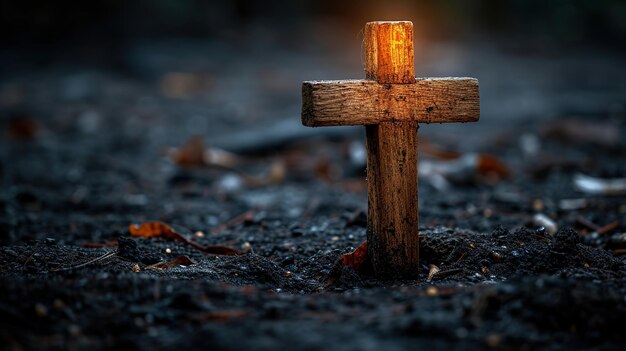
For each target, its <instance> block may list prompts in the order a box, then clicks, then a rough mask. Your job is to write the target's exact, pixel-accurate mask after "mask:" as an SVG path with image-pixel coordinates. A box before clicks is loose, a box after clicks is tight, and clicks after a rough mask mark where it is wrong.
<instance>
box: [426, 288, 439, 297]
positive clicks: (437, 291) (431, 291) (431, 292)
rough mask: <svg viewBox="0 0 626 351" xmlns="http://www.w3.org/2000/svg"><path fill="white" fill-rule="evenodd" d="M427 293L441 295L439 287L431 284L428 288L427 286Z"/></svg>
mask: <svg viewBox="0 0 626 351" xmlns="http://www.w3.org/2000/svg"><path fill="white" fill-rule="evenodd" d="M426 295H428V296H431V297H432V296H437V295H439V289H437V287H434V286H429V287H428V288H426Z"/></svg>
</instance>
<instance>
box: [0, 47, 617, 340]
mask: <svg viewBox="0 0 626 351" xmlns="http://www.w3.org/2000/svg"><path fill="white" fill-rule="evenodd" d="M207 50H208V49H207ZM164 51H167V50H164ZM199 51H200V56H202V55H203V54H202V50H199ZM181 55H182V54H181ZM277 55H280V53H279V54H277ZM285 57H286V56H285ZM213 59H214V60H219V58H215V57H214V56H213ZM165 61H167V60H165ZM293 61H297V58H293ZM312 61H313V63H310V62H309V64H310V66H314V65H316V64H319V62H315V60H312ZM129 62H130V63H131V64H130V66H131V67H130V68H127V69H128V70H130V71H131V72H132V73H133V74H127V73H124V74H120V73H119V72H116V71H113V72H112V71H108V70H101V69H99V68H98V69H95V68H94V69H92V68H85V69H83V68H81V69H80V70H78V72H80V73H76V71H74V70H70V71H68V70H67V68H65V67H53V68H50V67H47V68H41V69H38V70H34V71H29V72H34V73H31V75H14V76H11V77H10V79H7V80H5V81H4V82H3V83H2V86H1V87H0V88H1V93H2V94H1V98H2V100H1V101H2V110H1V111H2V120H1V121H0V122H1V125H0V126H1V127H2V133H3V136H2V140H1V141H0V145H1V149H0V156H1V158H0V162H1V163H0V182H1V183H2V192H1V193H0V244H1V245H2V246H1V247H0V324H1V328H0V340H1V341H0V342H1V343H2V344H3V348H6V349H16V350H18V349H48V348H55V349H67V348H89V349H107V348H113V347H116V348H120V347H127V348H130V349H142V350H150V349H174V348H176V349H187V348H191V349H198V348H203V349H213V350H242V349H255V350H277V349H286V350H291V349H293V350H314V349H323V348H330V347H332V349H335V350H401V349H409V348H411V349H415V348H421V347H424V348H429V349H461V350H462V349H467V350H474V349H481V348H496V349H596V348H598V349H615V350H618V349H623V348H624V344H625V342H626V334H625V333H624V332H623V330H624V322H625V316H626V274H625V273H626V270H625V262H626V261H625V259H626V255H624V249H626V195H613V196H609V195H594V194H586V193H583V192H580V191H577V190H576V189H575V187H574V177H575V176H576V174H579V173H584V174H587V175H590V176H595V177H602V178H620V177H621V178H623V177H625V176H626V162H625V161H626V143H625V140H626V138H624V137H625V136H626V114H624V110H623V107H622V108H620V107H619V106H620V105H617V107H615V106H613V107H612V108H610V109H595V110H594V108H595V106H596V105H594V104H593V102H592V101H590V102H589V104H590V105H585V106H587V107H588V106H591V107H589V109H591V110H589V109H587V110H585V111H584V114H583V113H580V114H576V113H575V112H576V111H565V110H561V112H554V111H552V110H551V113H553V115H551V116H544V118H539V119H536V118H535V119H529V120H524V119H523V118H524V116H525V115H524V114H522V115H521V117H520V118H519V119H515V118H510V119H506V118H507V117H506V116H504V117H502V118H503V120H502V121H506V123H504V122H502V121H500V122H498V121H495V122H494V120H493V119H491V122H489V116H487V121H486V122H485V124H484V125H485V126H486V127H485V128H483V129H480V128H478V127H475V126H474V127H469V126H468V127H467V128H474V129H467V130H471V132H469V133H467V134H471V135H468V136H467V137H468V139H467V140H471V142H467V143H465V141H464V140H465V139H462V137H463V128H465V126H464V125H463V126H456V127H454V128H456V129H454V130H460V131H461V135H458V134H456V135H455V134H451V135H447V136H446V135H445V134H437V133H433V134H432V135H433V136H432V138H431V137H430V135H429V131H430V130H431V129H430V126H424V127H423V128H421V129H420V136H421V137H422V139H421V141H422V142H421V146H420V148H421V149H420V151H421V154H420V157H421V162H423V163H425V164H428V162H431V163H432V162H445V159H446V158H447V156H442V155H441V153H437V152H436V151H433V145H436V146H437V149H439V150H441V149H445V150H448V151H450V150H452V151H454V152H459V153H460V155H461V156H464V155H467V154H466V152H467V151H468V150H471V151H473V152H477V155H479V156H481V157H483V158H486V156H485V155H487V154H488V155H491V156H494V157H496V158H497V159H498V160H499V161H491V162H487V164H486V165H482V166H476V167H471V166H470V167H469V168H468V167H465V168H467V169H465V171H464V172H461V173H458V174H456V176H453V177H451V178H450V179H449V184H447V185H441V184H440V183H437V182H436V181H433V180H432V179H431V178H429V177H426V176H424V177H421V178H420V220H421V228H420V230H419V233H420V235H422V236H423V239H422V245H421V253H420V258H421V262H422V264H421V266H420V267H415V269H416V270H419V271H420V276H421V278H420V280H419V281H381V280H376V279H374V278H372V277H370V276H367V275H362V274H361V275H359V274H357V272H355V271H354V270H353V269H352V268H350V267H343V268H342V267H339V266H337V265H336V264H337V261H338V259H339V258H340V257H341V256H342V255H343V254H346V253H349V252H350V251H352V250H354V249H355V248H356V247H357V246H358V245H360V244H361V243H362V242H363V241H364V240H365V236H366V233H365V231H366V228H365V225H366V217H365V213H366V204H367V202H366V196H367V195H366V184H365V180H364V165H363V162H362V158H361V157H360V156H359V155H361V152H362V142H363V140H362V135H361V134H360V132H359V131H357V132H356V134H355V132H353V131H347V132H345V134H342V135H337V134H334V135H330V134H324V133H326V132H322V131H320V132H317V131H316V132H315V133H313V134H298V137H297V138H289V137H288V135H289V133H291V132H293V131H294V130H296V132H294V133H296V134H297V133H300V132H299V131H298V129H289V128H291V127H287V128H286V129H287V131H286V132H285V133H283V134H281V132H280V130H278V131H276V133H267V128H269V127H267V125H265V124H264V123H265V122H263V124H259V119H262V117H263V116H264V114H263V112H267V114H266V115H272V116H274V120H273V121H278V120H280V119H281V118H282V117H288V118H289V119H292V120H295V121H296V122H297V121H298V114H297V110H296V112H295V113H293V108H292V107H293V106H294V105H297V104H298V101H297V94H298V91H299V86H298V84H297V83H296V84H293V85H291V84H285V83H284V81H286V82H290V80H289V79H286V80H284V81H281V80H280V79H277V78H276V74H275V73H276V72H274V73H272V72H271V71H270V72H266V74H267V75H269V76H270V77H271V78H263V75H262V74H259V75H256V76H254V77H253V78H248V79H251V81H254V82H257V81H258V82H260V83H258V84H260V85H261V86H260V87H257V86H253V87H252V88H251V87H250V84H251V83H250V82H248V81H245V82H243V83H242V82H239V81H238V80H237V77H240V76H233V75H234V73H233V72H234V71H237V72H239V74H241V76H244V75H246V76H247V75H249V73H250V72H249V71H243V72H242V71H241V70H240V69H239V68H240V67H244V66H245V64H246V63H245V62H243V63H241V62H235V63H232V65H231V66H229V67H230V69H225V70H224V71H223V72H220V71H211V70H209V73H207V75H208V77H209V78H207V79H206V81H204V80H202V81H197V80H194V79H195V78H190V77H189V76H185V75H178V76H177V75H175V74H174V75H170V76H166V77H165V78H163V79H164V80H158V79H157V78H155V77H158V76H159V75H158V74H157V73H154V72H144V71H141V70H139V69H137V68H136V67H134V68H133V66H132V63H133V62H134V61H133V59H129ZM142 62H144V61H142ZM189 62H193V61H189ZM263 62H264V63H265V64H268V65H270V66H271V65H272V64H274V65H276V63H272V62H273V61H272V60H271V59H268V60H264V61H263ZM279 62H283V63H284V60H283V61H279ZM287 62H292V61H287ZM159 64H160V65H162V66H163V65H165V66H167V64H165V63H162V62H161V63H159ZM146 67H148V68H146ZM233 67H235V68H233ZM290 67H291V66H290V65H289V64H287V65H286V67H285V70H286V71H287V72H289V70H290V69H291V68H290ZM307 67H308V66H307ZM307 67H304V68H302V71H303V72H305V73H306V70H307V69H308V68H307ZM142 68H143V69H144V70H148V69H149V68H150V67H149V65H146V66H142ZM168 69H170V68H168V67H165V68H163V70H165V71H167V70H168ZM494 69H495V68H494ZM138 71H140V72H138ZM470 72H471V71H470ZM310 74H311V75H312V74H316V72H315V71H311V73H310ZM34 77H36V78H34ZM168 77H169V78H168ZM228 77H230V78H228ZM278 78H280V77H278ZM310 78H316V77H310ZM321 78H332V77H321ZM338 78H341V77H338ZM190 79H191V81H189V80H190ZM202 79H204V78H202ZM228 79H230V80H228ZM224 82H227V83H232V84H230V85H229V84H224V85H221V84H222V83H224ZM222 86H225V87H235V88H236V89H239V93H240V95H238V96H236V97H232V96H230V95H228V96H226V94H223V93H222V92H221V90H220V87H222ZM246 87H247V88H249V91H246V90H245V88H246ZM235 88H232V89H235ZM255 89H256V90H255ZM294 91H295V95H294ZM487 92H489V86H487ZM622 92H623V91H622ZM484 93H485V91H483V94H484ZM255 94H257V95H255ZM487 95H489V94H487ZM599 95H602V94H599ZM294 96H295V98H294ZM623 96H624V95H622V97H623ZM487 99H488V97H487ZM543 99H544V100H542V101H551V100H550V97H543ZM555 100H556V98H555ZM617 102H621V103H624V102H626V101H617ZM494 106H495V107H494ZM497 106H498V105H497V103H496V104H492V105H490V106H487V108H491V109H493V110H497ZM621 106H623V105H621ZM283 108H284V109H283ZM504 108H510V106H504V104H503V109H504ZM296 109H297V107H296ZM555 109H556V108H555ZM250 111H252V112H250ZM259 111H260V112H259ZM284 111H291V112H289V113H285V112H284ZM607 111H608V112H607ZM492 116H493V115H492ZM572 116H574V117H575V118H573V117H572ZM547 117H550V118H547ZM573 121H575V122H573ZM254 123H256V124H254ZM480 123H482V122H479V123H478V124H480ZM247 124H249V125H252V126H259V125H262V126H263V127H255V128H251V129H246V128H244V126H245V125H247ZM296 124H297V123H296ZM279 125H280V124H279ZM594 126H596V127H599V128H594ZM272 128H273V127H272ZM277 128H278V127H277ZM301 128H302V129H303V130H304V129H305V127H301ZM596 129H597V130H596ZM242 130H243V132H240V131H242ZM433 130H434V129H433ZM440 130H441V129H440ZM242 133H243V134H242ZM255 133H258V134H259V135H261V137H259V138H258V140H257V139H254V138H253V137H252V136H253V135H255ZM264 133H265V134H264ZM329 133H331V132H330V131H329ZM193 134H200V135H204V136H207V137H206V144H207V145H209V146H215V145H218V146H221V145H226V144H228V139H231V140H242V139H241V138H244V139H246V140H247V141H249V142H250V143H248V144H246V146H245V147H241V148H240V149H239V150H238V149H237V147H231V148H230V149H231V151H235V152H236V153H237V156H235V158H236V160H235V161H234V163H235V165H233V164H228V165H224V164H220V165H219V167H216V165H215V163H219V162H213V163H214V164H212V165H207V166H192V167H189V166H182V165H180V164H176V163H175V162H172V154H173V153H172V151H171V150H169V151H168V148H170V147H179V146H181V145H182V144H184V143H185V141H186V140H187V138H189V137H190V136H191V135H193ZM241 135H243V137H241ZM285 135H287V137H285ZM237 138H239V139H237ZM294 139H295V140H294ZM251 140H252V141H251ZM218 141H219V142H218ZM231 145H233V144H232V143H231ZM277 145H279V146H278V147H277ZM244 149H245V150H244ZM446 155H448V156H449V155H450V153H447V154H446ZM457 156H458V155H457ZM174 158H175V157H174ZM241 158H243V159H241ZM179 161H180V160H179ZM179 163H180V162H179ZM192 163H193V162H192ZM503 167H504V168H503ZM507 173H508V174H507ZM243 174H245V175H246V176H244V175H243ZM536 214H544V215H545V216H547V218H549V219H551V220H552V221H554V223H549V221H548V222H547V223H546V222H545V221H543V222H541V221H537V220H533V218H534V216H535V215H536ZM147 221H162V222H165V223H167V224H169V225H172V226H173V227H174V228H175V229H176V230H177V231H179V232H180V233H182V234H184V235H188V236H189V237H190V238H193V240H194V241H195V242H198V243H201V244H203V245H209V244H211V245H224V246H228V247H231V248H234V249H237V250H240V251H242V252H245V254H244V255H241V256H222V255H210V254H204V253H202V252H200V251H199V250H196V249H194V248H193V247H191V246H188V245H185V244H183V243H180V242H172V241H164V240H161V239H153V238H131V237H130V234H129V225H130V224H132V223H143V222H147ZM552 224H554V225H555V226H556V227H558V231H556V232H553V231H552V229H553V227H552ZM607 225H608V226H607ZM106 253H112V254H111V255H110V257H107V258H105V259H102V260H98V261H96V262H93V263H90V264H87V265H83V266H79V265H81V264H83V263H87V262H89V261H90V260H92V259H94V258H97V257H100V256H102V255H104V254H106ZM183 255H184V256H187V257H188V258H190V259H191V260H192V261H193V263H192V264H190V265H186V266H181V265H177V266H174V267H172V268H169V269H153V268H151V267H149V266H150V265H152V264H155V263H158V262H160V261H170V260H172V259H174V258H176V257H179V256H183ZM431 265H435V266H436V267H437V268H438V269H439V270H440V271H439V273H438V274H435V275H434V276H432V277H431V278H432V279H430V280H427V277H428V276H429V271H430V270H431V269H433V266H431ZM76 266H79V267H76ZM73 267H75V268H73Z"/></svg>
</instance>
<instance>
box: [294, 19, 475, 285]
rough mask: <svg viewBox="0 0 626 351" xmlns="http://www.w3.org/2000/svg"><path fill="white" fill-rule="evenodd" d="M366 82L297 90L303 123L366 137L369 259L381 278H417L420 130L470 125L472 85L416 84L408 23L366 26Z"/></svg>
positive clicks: (312, 84) (461, 81) (462, 81)
mask: <svg viewBox="0 0 626 351" xmlns="http://www.w3.org/2000/svg"><path fill="white" fill-rule="evenodd" d="M364 36H365V38H364V44H365V73H366V77H367V79H365V80H337V81H307V82H304V83H303V84H302V123H303V124H304V125H305V126H309V127H319V126H351V125H364V126H365V130H366V136H367V181H368V216H367V241H368V248H367V254H368V258H369V259H370V262H371V263H372V266H373V269H374V273H375V275H376V276H378V277H380V278H396V277H401V278H410V277H416V276H417V273H418V271H419V266H418V257H419V235H418V201H417V129H418V127H419V126H418V123H443V122H475V121H478V119H479V116H480V105H479V94H478V81H477V80H476V79H474V78H417V79H416V78H415V71H414V64H413V23H411V22H407V21H402V22H369V23H367V24H366V25H365V34H364Z"/></svg>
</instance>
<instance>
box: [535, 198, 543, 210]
mask: <svg viewBox="0 0 626 351" xmlns="http://www.w3.org/2000/svg"><path fill="white" fill-rule="evenodd" d="M543 207H544V206H543V201H542V200H541V199H535V200H533V210H535V211H543Z"/></svg>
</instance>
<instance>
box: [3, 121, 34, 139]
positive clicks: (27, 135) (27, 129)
mask: <svg viewBox="0 0 626 351" xmlns="http://www.w3.org/2000/svg"><path fill="white" fill-rule="evenodd" d="M7 131H8V134H9V137H11V138H14V139H20V140H30V139H33V138H35V136H37V133H38V132H39V123H38V122H37V121H36V120H35V119H33V118H31V117H28V116H22V115H20V116H16V117H14V118H12V119H11V120H10V121H9V125H8V128H7Z"/></svg>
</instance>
